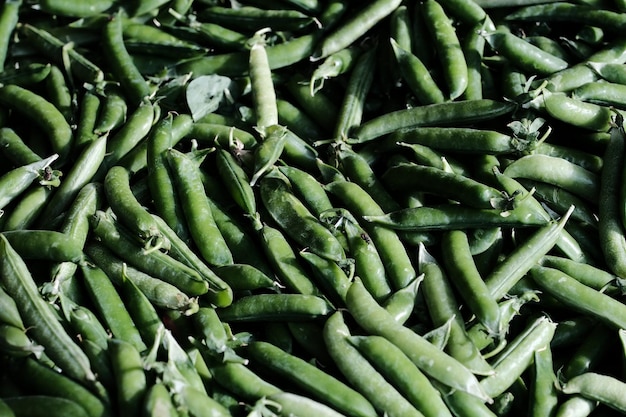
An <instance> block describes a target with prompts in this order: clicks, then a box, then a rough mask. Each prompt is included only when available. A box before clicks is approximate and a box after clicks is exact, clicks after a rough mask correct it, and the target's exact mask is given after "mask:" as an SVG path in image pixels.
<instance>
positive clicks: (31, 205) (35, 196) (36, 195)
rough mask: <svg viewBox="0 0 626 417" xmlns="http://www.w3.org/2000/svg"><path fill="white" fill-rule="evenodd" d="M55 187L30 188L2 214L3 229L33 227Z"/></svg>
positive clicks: (36, 186)
mask: <svg viewBox="0 0 626 417" xmlns="http://www.w3.org/2000/svg"><path fill="white" fill-rule="evenodd" d="M53 190H54V189H52V188H48V187H41V186H38V185H35V186H34V187H30V188H28V189H27V190H26V191H24V193H23V194H22V195H20V197H19V201H16V202H15V204H14V205H13V207H12V208H11V211H10V212H8V213H5V214H4V215H3V216H2V227H1V229H2V230H3V231H7V230H22V229H29V228H32V227H33V226H34V225H35V224H36V222H37V219H38V218H39V216H40V215H41V213H42V212H43V210H44V208H45V205H46V203H48V201H49V198H50V196H51V195H52V192H53Z"/></svg>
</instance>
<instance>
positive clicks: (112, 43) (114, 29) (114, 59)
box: [102, 14, 151, 108]
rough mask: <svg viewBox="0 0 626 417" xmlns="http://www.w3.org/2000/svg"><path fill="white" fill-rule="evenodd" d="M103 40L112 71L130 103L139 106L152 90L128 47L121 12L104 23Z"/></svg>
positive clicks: (104, 50)
mask: <svg viewBox="0 0 626 417" xmlns="http://www.w3.org/2000/svg"><path fill="white" fill-rule="evenodd" d="M102 40H103V52H104V54H105V55H106V57H107V59H108V61H109V68H110V70H111V72H113V74H114V75H115V77H116V79H117V80H119V82H120V85H121V87H122V89H123V90H124V93H125V94H126V95H127V97H128V99H129V100H130V105H131V106H132V107H133V108H134V107H135V106H138V105H139V104H140V103H141V102H142V101H143V99H144V98H145V97H148V96H150V94H151V90H150V86H149V85H148V82H147V81H146V79H145V78H144V77H143V75H142V74H141V73H140V72H139V69H138V68H137V66H136V65H135V63H134V61H133V60H132V57H131V56H130V54H129V52H128V50H127V49H126V46H125V43H124V38H123V28H122V16H121V14H114V15H113V16H112V17H111V19H110V20H109V21H108V22H107V23H106V24H105V25H104V28H103V31H102Z"/></svg>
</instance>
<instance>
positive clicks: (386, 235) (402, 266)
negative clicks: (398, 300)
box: [326, 180, 417, 289]
mask: <svg viewBox="0 0 626 417" xmlns="http://www.w3.org/2000/svg"><path fill="white" fill-rule="evenodd" d="M326 188H327V190H328V191H329V192H330V193H331V194H332V195H333V196H335V197H336V198H337V199H338V200H339V201H340V202H341V203H342V204H343V205H344V206H345V207H346V208H347V209H348V211H349V212H351V213H352V214H353V215H355V216H356V217H357V221H358V219H359V218H366V217H367V216H372V215H382V214H384V212H383V210H382V209H381V207H380V206H379V205H378V204H377V203H376V202H375V201H374V200H373V199H372V197H371V196H370V195H369V194H368V193H367V192H366V191H365V190H364V189H363V188H362V187H360V186H359V185H357V184H356V183H352V182H349V181H346V180H337V181H333V182H331V183H329V184H327V185H326ZM364 228H365V230H366V231H367V232H368V234H369V236H370V237H371V239H372V242H373V243H374V245H375V246H376V248H377V250H378V253H379V255H380V257H381V259H382V261H383V263H384V264H385V270H386V272H387V277H388V280H389V282H390V284H391V285H392V288H396V289H398V288H404V287H406V285H408V283H409V282H411V281H412V280H413V279H414V278H415V277H416V275H417V274H416V272H415V268H414V267H413V265H412V263H411V259H410V258H409V255H408V253H407V249H406V248H405V246H404V244H403V243H402V241H401V240H400V238H399V237H398V235H397V233H396V232H395V231H393V230H390V229H387V228H384V227H379V226H378V225H376V224H373V223H367V224H364Z"/></svg>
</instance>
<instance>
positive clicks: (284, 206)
mask: <svg viewBox="0 0 626 417" xmlns="http://www.w3.org/2000/svg"><path fill="white" fill-rule="evenodd" d="M259 185H260V195H261V199H262V201H263V204H264V206H265V208H266V209H267V210H268V212H269V213H270V216H271V217H272V218H273V219H274V221H276V223H277V224H278V225H279V226H280V228H281V229H282V231H283V232H284V233H285V234H287V235H288V236H289V237H291V238H292V239H294V240H295V241H296V243H298V244H299V245H300V246H301V247H306V248H308V249H309V250H310V251H311V252H313V253H315V254H317V255H319V256H322V257H324V258H327V259H330V260H334V261H337V262H341V261H342V260H343V259H344V258H345V252H344V249H343V247H342V246H341V243H340V242H339V241H338V240H337V238H335V236H334V235H333V234H332V232H331V231H330V230H328V229H327V228H326V227H325V226H324V225H323V224H322V223H320V222H319V220H318V219H316V218H315V217H314V216H313V214H311V212H310V211H309V210H308V209H307V208H306V206H305V205H304V204H303V203H302V202H301V201H300V200H299V199H298V198H297V197H296V196H295V195H294V194H293V193H292V192H291V190H290V189H289V185H288V184H287V183H286V182H285V181H284V180H283V179H282V178H280V177H276V176H269V175H265V176H264V177H263V178H262V179H261V181H260V184H259Z"/></svg>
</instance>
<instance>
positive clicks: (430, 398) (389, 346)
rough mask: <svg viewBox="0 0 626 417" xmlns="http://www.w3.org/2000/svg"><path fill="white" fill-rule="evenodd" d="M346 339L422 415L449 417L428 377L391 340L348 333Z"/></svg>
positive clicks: (448, 412)
mask: <svg viewBox="0 0 626 417" xmlns="http://www.w3.org/2000/svg"><path fill="white" fill-rule="evenodd" d="M348 341H349V342H350V343H351V344H353V345H354V346H355V347H356V348H357V349H358V350H359V352H361V354H363V356H364V357H365V358H366V359H367V360H368V361H369V362H370V363H372V365H374V367H375V368H376V369H378V371H379V372H380V373H381V374H382V375H383V376H384V377H385V378H387V379H388V380H389V381H390V382H391V383H392V384H393V385H394V386H395V387H396V388H397V389H398V391H399V392H401V393H402V394H403V395H404V396H405V397H406V398H407V399H408V400H409V401H410V402H411V403H412V404H413V405H414V406H415V407H416V408H417V409H418V410H420V412H421V413H422V414H424V416H425V417H434V416H442V417H443V416H452V414H451V413H450V411H449V410H448V408H447V407H446V405H445V403H444V402H443V399H442V396H441V394H440V393H439V391H437V390H436V389H435V388H434V387H433V385H432V383H431V382H430V381H429V379H428V378H427V377H426V376H425V375H424V374H423V373H422V372H421V371H420V370H419V368H417V366H415V364H414V363H413V362H411V360H410V359H409V358H408V357H407V356H406V355H405V354H404V353H403V352H402V351H401V350H400V349H399V348H398V347H397V346H395V345H394V344H393V343H391V342H390V341H389V340H387V339H385V338H384V337H382V336H371V335H370V336H350V337H349V338H348Z"/></svg>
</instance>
